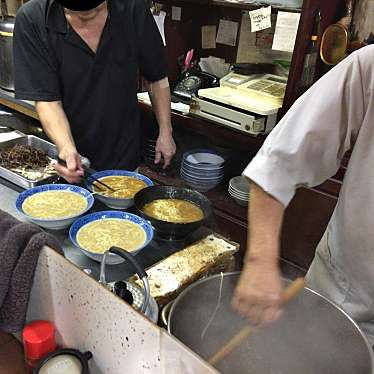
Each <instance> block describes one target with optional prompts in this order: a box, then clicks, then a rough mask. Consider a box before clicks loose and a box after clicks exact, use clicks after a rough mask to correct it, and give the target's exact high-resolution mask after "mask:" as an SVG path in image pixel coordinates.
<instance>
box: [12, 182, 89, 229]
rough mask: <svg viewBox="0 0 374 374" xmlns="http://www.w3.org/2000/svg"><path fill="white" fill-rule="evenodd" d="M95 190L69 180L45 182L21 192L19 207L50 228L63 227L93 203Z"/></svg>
mask: <svg viewBox="0 0 374 374" xmlns="http://www.w3.org/2000/svg"><path fill="white" fill-rule="evenodd" d="M93 202H94V199H93V196H92V194H91V193H90V192H89V191H87V190H86V189H84V188H81V187H78V186H73V185H70V184H46V185H43V186H38V187H34V188H31V189H28V190H26V191H24V192H22V193H21V194H20V195H19V196H18V198H17V201H16V208H17V210H18V211H19V212H20V213H21V214H22V215H24V216H25V217H26V218H27V219H28V220H29V221H31V222H33V223H35V224H37V225H39V226H42V227H45V228H48V229H55V230H58V229H63V228H66V227H68V226H70V225H71V224H72V223H73V222H74V220H76V219H77V217H79V216H81V215H82V214H84V213H85V212H87V211H88V210H89V209H90V208H91V207H92V205H93Z"/></svg>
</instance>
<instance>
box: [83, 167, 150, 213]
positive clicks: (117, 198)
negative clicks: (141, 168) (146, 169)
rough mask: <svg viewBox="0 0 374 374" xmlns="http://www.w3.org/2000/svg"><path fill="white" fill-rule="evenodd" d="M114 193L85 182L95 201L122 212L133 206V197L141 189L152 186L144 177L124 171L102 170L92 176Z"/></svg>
mask: <svg viewBox="0 0 374 374" xmlns="http://www.w3.org/2000/svg"><path fill="white" fill-rule="evenodd" d="M92 177H94V178H96V179H98V180H100V181H101V182H103V183H105V184H106V185H108V186H109V187H111V188H112V189H113V190H114V191H111V190H109V189H106V188H105V187H103V186H102V185H101V184H98V183H97V182H95V181H93V180H92V179H88V180H87V184H86V186H87V188H88V189H89V190H90V191H92V192H94V193H95V197H96V199H97V200H99V201H101V202H102V203H104V204H105V205H106V206H108V207H109V208H112V209H120V210H124V209H127V208H130V207H131V206H133V205H134V196H135V195H136V193H137V192H139V191H140V190H142V189H143V188H146V187H149V186H153V182H152V181H151V180H150V179H149V178H147V177H146V176H145V175H142V174H139V173H136V172H134V171H126V170H104V171H98V172H96V173H94V174H92Z"/></svg>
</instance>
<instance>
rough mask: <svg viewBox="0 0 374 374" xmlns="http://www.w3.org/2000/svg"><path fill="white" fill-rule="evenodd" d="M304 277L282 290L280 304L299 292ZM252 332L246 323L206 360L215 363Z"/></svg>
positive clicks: (302, 285) (285, 302) (302, 286)
mask: <svg viewBox="0 0 374 374" xmlns="http://www.w3.org/2000/svg"><path fill="white" fill-rule="evenodd" d="M304 285H305V282H304V278H297V279H296V280H294V281H293V282H292V283H291V284H290V285H289V286H288V287H287V288H286V289H285V290H284V292H283V295H282V304H283V305H284V304H287V303H288V302H289V301H290V300H292V299H293V298H294V297H295V296H297V295H298V294H299V292H300V291H301V290H302V289H303V288H304ZM252 332H253V328H252V326H250V325H248V326H245V327H243V328H242V329H241V330H240V331H239V332H238V333H237V334H236V335H235V336H234V337H233V338H231V339H230V340H229V341H228V342H227V343H226V344H225V345H224V346H223V347H222V348H221V349H219V350H218V351H217V352H216V353H215V354H214V355H213V356H211V357H210V358H209V360H208V362H209V363H210V364H211V365H215V364H217V363H218V362H219V361H221V360H222V359H223V358H225V357H226V356H227V355H228V354H230V353H231V352H232V351H233V350H234V349H235V348H236V347H238V346H239V345H240V343H242V342H243V341H244V340H245V339H246V338H248V337H249V336H250V335H251V333H252Z"/></svg>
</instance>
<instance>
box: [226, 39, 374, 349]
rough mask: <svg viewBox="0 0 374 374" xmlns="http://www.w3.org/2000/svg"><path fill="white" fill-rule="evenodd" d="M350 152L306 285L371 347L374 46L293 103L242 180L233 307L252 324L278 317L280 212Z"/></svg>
mask: <svg viewBox="0 0 374 374" xmlns="http://www.w3.org/2000/svg"><path fill="white" fill-rule="evenodd" d="M348 150H351V151H352V153H351V156H350V161H349V164H348V168H347V171H346V174H345V177H344V182H343V185H342V188H341V191H340V195H339V199H338V202H337V205H336V208H335V210H334V213H333V215H332V217H331V219H330V222H329V224H328V226H327V229H326V232H325V234H324V236H323V238H322V239H321V241H320V243H319V245H318V247H317V250H316V254H315V258H314V260H313V262H312V265H311V267H310V269H309V271H308V273H307V276H306V284H307V286H308V287H310V288H312V289H314V290H316V291H317V292H319V293H321V294H322V295H324V296H326V297H327V298H329V299H330V300H332V301H333V302H335V303H336V304H337V305H338V306H340V307H341V308H342V309H343V310H345V311H346V312H347V313H348V314H349V315H350V316H351V317H352V318H353V319H354V320H355V321H356V322H357V323H358V324H359V325H360V327H361V328H362V329H363V331H364V332H365V333H366V334H367V336H368V338H369V340H370V341H371V343H372V344H373V343H374V46H367V47H364V48H361V49H360V50H358V51H356V52H354V53H353V54H351V55H350V56H348V57H347V58H346V59H345V60H343V61H342V62H341V63H339V64H338V65H337V66H336V67H334V68H333V69H332V70H331V71H329V72H328V73H327V74H326V75H325V76H323V77H322V78H321V79H320V80H319V81H317V82H316V83H315V84H314V85H313V86H312V87H311V88H310V89H309V90H308V91H307V92H306V93H305V94H304V95H303V96H301V97H300V98H299V99H298V100H297V101H296V102H295V104H294V105H293V106H292V108H291V109H290V110H289V111H288V112H287V114H286V115H285V116H284V118H283V119H282V120H281V121H280V122H279V124H278V125H277V126H276V128H275V129H274V130H273V131H272V133H271V134H270V135H269V136H268V138H267V139H266V141H265V143H264V145H263V146H262V148H261V149H260V151H259V152H258V154H257V155H256V156H255V158H254V159H253V160H252V161H251V163H250V164H249V165H248V166H247V168H246V169H245V171H244V172H243V175H245V176H247V177H248V178H249V179H250V181H251V201H250V207H249V217H248V221H249V223H250V224H249V231H248V249H247V253H246V257H245V262H244V267H243V271H242V274H241V277H240V280H239V283H238V286H237V288H236V290H235V295H234V299H233V305H234V307H235V308H236V309H237V310H238V311H239V312H240V313H241V314H242V315H244V316H247V317H248V318H249V319H250V320H251V321H252V322H253V323H255V324H262V323H266V322H270V321H272V320H274V319H276V318H277V316H278V315H279V313H280V312H281V305H280V300H281V293H282V283H281V278H280V270H279V264H278V256H279V236H280V231H281V226H282V220H283V213H284V210H285V208H286V207H287V205H288V204H289V203H290V201H291V199H292V197H293V196H294V194H295V191H296V189H297V188H298V187H301V186H306V187H313V186H316V185H319V184H321V183H322V182H324V181H325V180H326V179H328V178H330V177H332V176H333V175H334V174H335V173H336V172H337V171H338V169H339V167H340V164H341V160H342V158H343V156H344V154H345V153H346V151H348ZM305 214H308V212H305ZM300 250H302V248H300Z"/></svg>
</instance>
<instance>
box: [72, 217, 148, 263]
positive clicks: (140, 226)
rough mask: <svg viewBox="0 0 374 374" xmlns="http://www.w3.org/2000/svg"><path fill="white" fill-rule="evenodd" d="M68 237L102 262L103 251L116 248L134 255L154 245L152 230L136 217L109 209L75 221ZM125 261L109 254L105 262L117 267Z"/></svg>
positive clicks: (145, 222)
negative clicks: (151, 243) (151, 244)
mask: <svg viewBox="0 0 374 374" xmlns="http://www.w3.org/2000/svg"><path fill="white" fill-rule="evenodd" d="M69 237H70V240H71V241H72V243H73V244H74V245H75V246H76V247H77V248H79V249H80V250H81V251H82V252H83V253H84V254H85V255H86V256H87V257H89V258H91V259H93V260H95V261H98V262H101V260H102V258H103V254H104V252H106V251H107V250H109V248H111V247H113V246H115V247H120V248H123V249H125V250H126V251H128V252H130V253H131V254H132V255H135V254H136V253H138V252H139V251H140V250H141V249H143V248H144V247H146V246H147V245H148V244H149V243H150V242H151V240H152V239H153V228H152V226H151V225H150V224H149V223H148V222H147V221H146V220H145V219H143V218H141V217H139V216H137V215H135V214H131V213H127V212H118V211H113V210H109V211H103V212H96V213H91V214H88V215H86V216H84V217H81V218H79V219H78V220H76V221H75V222H74V223H73V224H72V225H71V227H70V230H69ZM123 261H124V259H123V258H122V257H120V256H118V255H116V254H112V253H109V255H108V257H107V261H106V262H107V264H109V265H115V264H120V263H121V262H123Z"/></svg>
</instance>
